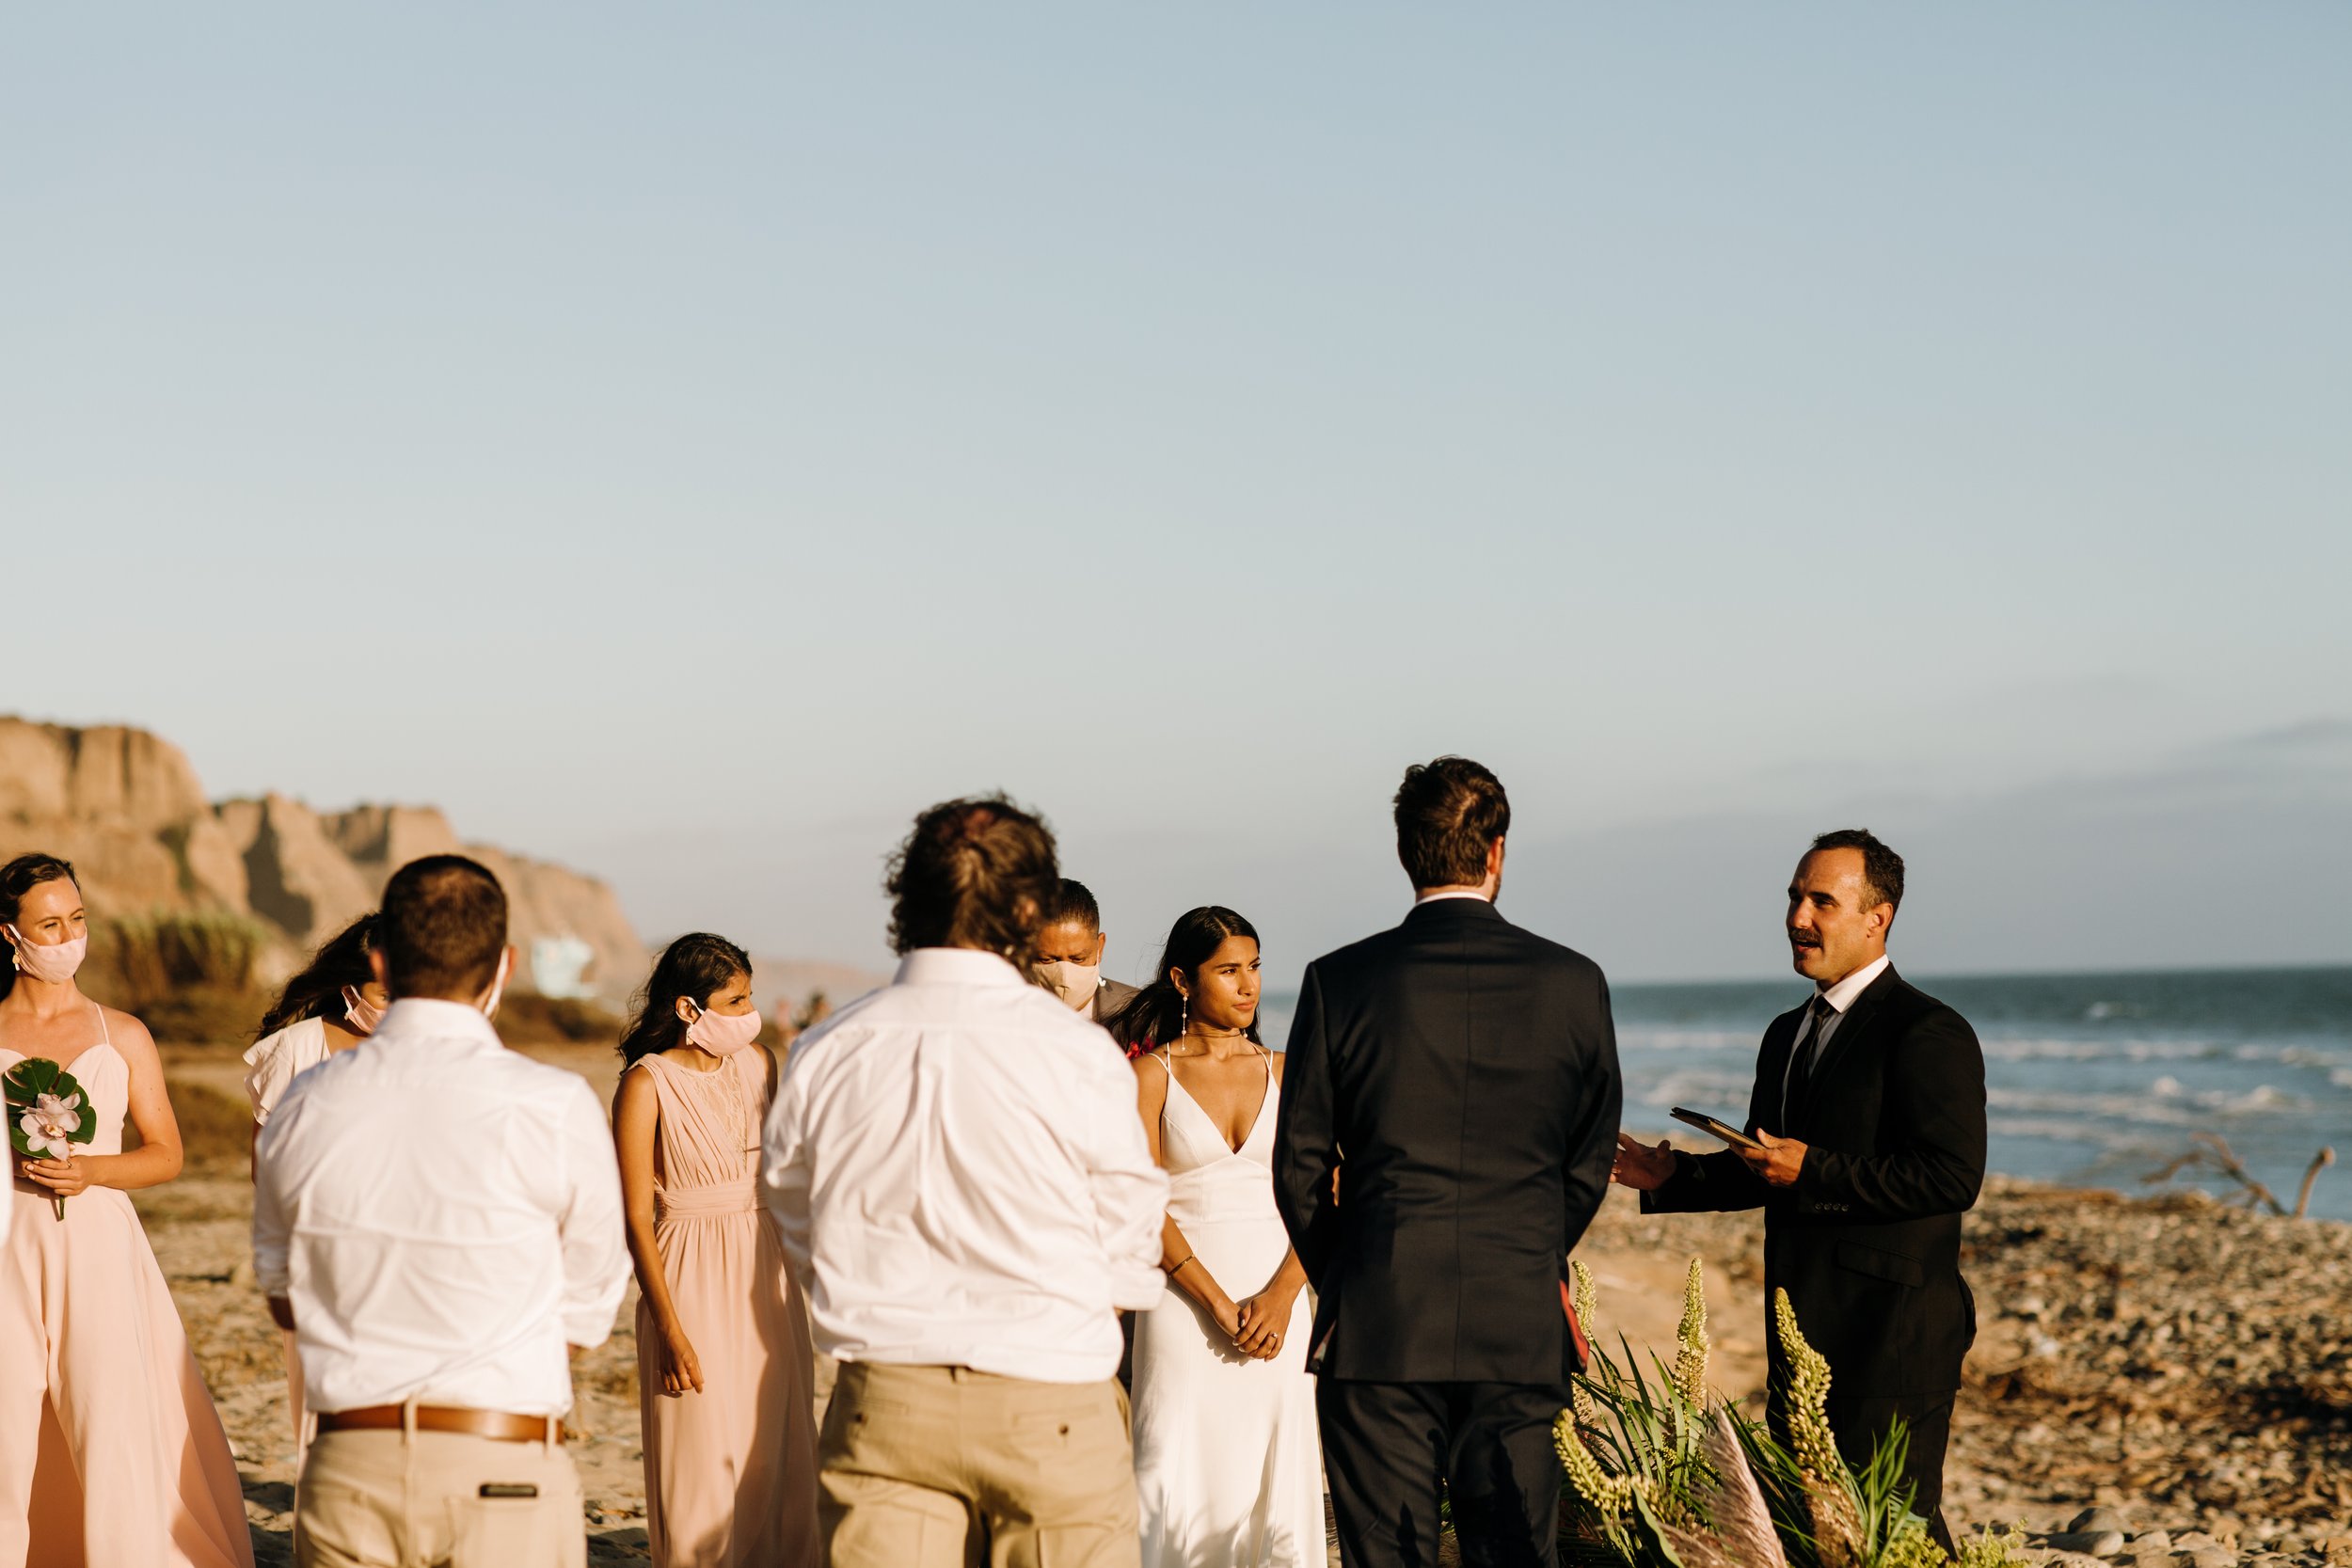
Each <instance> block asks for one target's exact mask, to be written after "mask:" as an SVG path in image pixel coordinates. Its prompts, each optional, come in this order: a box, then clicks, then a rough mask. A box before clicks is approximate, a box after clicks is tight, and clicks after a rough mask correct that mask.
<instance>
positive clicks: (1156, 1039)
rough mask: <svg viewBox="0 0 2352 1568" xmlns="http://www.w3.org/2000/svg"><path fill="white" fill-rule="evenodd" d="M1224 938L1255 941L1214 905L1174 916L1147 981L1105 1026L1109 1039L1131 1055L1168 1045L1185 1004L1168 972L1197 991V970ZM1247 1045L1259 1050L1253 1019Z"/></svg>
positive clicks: (1243, 924) (1245, 925)
mask: <svg viewBox="0 0 2352 1568" xmlns="http://www.w3.org/2000/svg"><path fill="white" fill-rule="evenodd" d="M1229 937H1248V939H1249V940H1250V941H1251V942H1256V941H1257V940H1258V928H1257V927H1255V926H1252V925H1251V924H1249V922H1248V921H1247V920H1244V919H1243V918H1242V917H1241V916H1240V915H1238V914H1235V913H1234V912H1233V911H1232V910H1229V909H1226V908H1224V907H1223V906H1221V905H1217V904H1203V905H1202V906H1200V908H1199V909H1197V910H1187V911H1184V914H1183V915H1181V916H1179V917H1178V919H1177V921H1176V925H1175V927H1173V928H1172V929H1171V930H1169V932H1168V945H1167V946H1166V947H1165V948H1163V949H1162V950H1161V952H1160V967H1159V968H1158V969H1157V970H1155V971H1153V972H1152V983H1151V984H1150V985H1148V986H1146V987H1144V988H1143V989H1142V990H1139V991H1137V992H1136V993H1135V995H1133V996H1131V997H1129V998H1128V999H1127V1005H1126V1006H1123V1007H1121V1008H1120V1009H1119V1011H1118V1012H1117V1013H1115V1014H1113V1015H1112V1016H1111V1018H1110V1019H1109V1020H1108V1021H1107V1022H1105V1024H1104V1027H1105V1028H1107V1029H1109V1030H1110V1032H1111V1038H1113V1039H1115V1040H1117V1041H1118V1042H1119V1043H1120V1045H1122V1046H1125V1047H1126V1048H1127V1053H1128V1054H1129V1055H1131V1056H1133V1055H1138V1054H1140V1053H1143V1052H1146V1051H1150V1050H1152V1049H1153V1048H1154V1047H1156V1046H1162V1045H1166V1044H1168V1041H1170V1040H1172V1039H1174V1038H1175V1037H1177V1036H1178V1035H1181V1034H1183V1033H1184V1012H1185V1002H1184V994H1183V993H1182V992H1181V991H1179V990H1177V989H1176V982H1175V981H1174V980H1172V979H1170V978H1169V977H1168V974H1169V972H1170V971H1171V970H1173V971H1181V972H1182V973H1183V974H1184V976H1185V978H1186V979H1188V980H1190V981H1191V982H1192V989H1193V990H1200V969H1201V966H1202V965H1203V964H1206V963H1207V962H1208V961H1209V960H1210V959H1211V958H1215V957H1216V950H1217V949H1218V948H1220V947H1222V946H1224V945H1225V942H1226V939H1227V938H1229ZM1248 1037H1249V1043H1250V1044H1252V1045H1257V1046H1263V1045H1264V1044H1265V1041H1263V1040H1262V1039H1260V1038H1259V1037H1258V1021H1257V1019H1256V1018H1255V1017H1254V1016H1253V1017H1252V1018H1251V1019H1250V1021H1249V1028H1248Z"/></svg>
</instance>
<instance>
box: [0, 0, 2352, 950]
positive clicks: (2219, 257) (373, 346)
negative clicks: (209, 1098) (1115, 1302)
mask: <svg viewBox="0 0 2352 1568" xmlns="http://www.w3.org/2000/svg"><path fill="white" fill-rule="evenodd" d="M781 10H782V8H766V7H742V8H715V7H708V6H683V7H672V8H645V7H633V6H632V7H621V6H596V7H589V6H580V5H566V6H562V7H552V6H550V7H538V8H534V7H520V6H517V7H501V8H481V7H437V6H415V7H399V8H383V7H379V8H319V7H309V6H301V7H297V6H285V7H277V8H272V7H262V6H246V7H232V8H225V9H224V8H203V9H190V8H184V7H162V6H152V7H136V6H133V7H119V8H103V9H92V8H63V9H60V8H49V9H47V10H45V11H43V12H41V13H40V14H36V15H27V16H25V17H23V18H20V19H19V20H18V22H17V24H15V26H14V27H13V28H12V30H11V42H10V48H9V50H8V57H7V58H6V59H5V60H0V182H4V184H0V196H5V202H6V206H5V210H6V213H7V235H8V238H7V243H6V244H5V245H0V295H4V296H5V299H6V301H7V304H6V306H5V308H4V309H5V310H6V320H7V322H8V326H7V330H6V332H5V334H4V335H0V336H4V338H5V349H4V350H0V429H5V431H6V436H4V437H0V527H4V528H5V541H6V542H5V559H6V561H7V563H8V574H7V582H8V591H7V595H6V602H7V604H8V622H9V626H10V627H11V630H10V632H9V634H8V638H7V645H8V655H7V675H6V678H5V680H0V710H9V709H12V710H16V711H22V712H25V713H28V714H32V715H35V716H39V717H43V718H54V719H60V720H66V721H99V720H126V721H135V722H138V723H142V724H146V725H149V726H151V727H153V728H155V729H157V730H160V731H162V732H163V733H165V734H166V735H167V736H171V737H172V738H174V739H176V740H178V741H179V742H181V743H182V744H183V745H184V746H185V747H186V748H187V749H188V750H189V751H190V752H191V753H192V754H193V756H194V757H195V759H196V762H197V764H198V766H199V768H200V770H201V771H202V773H203V775H204V778H205V780H206V781H207V784H209V785H210V786H211V787H212V788H213V789H214V790H215V792H217V793H220V794H229V793H236V792H247V791H254V790H259V789H262V788H268V787H276V788H279V789H283V790H286V791H289V792H291V793H294V794H298V795H301V796H303V797H305V798H307V799H309V800H312V801H314V802H315V803H318V804H321V805H340V804H343V803H347V802H349V801H352V800H358V799H385V798H392V799H399V800H429V801H436V802H439V803H441V804H443V805H445V806H447V807H448V808H449V809H450V811H451V812H452V814H453V816H454V817H455V818H456V820H457V823H458V826H459V828H460V830H461V831H462V832H466V833H468V834H469V836H477V837H481V838H485V839H489V840H493V841H497V842H501V843H504V844H508V845H511V846H514V847H519V848H523V849H525V850H528V851H532V852H537V853H540V854H544V855H548V856H551V857H554V858H558V859H563V860H565V861H568V862H570V863H575V864H578V865H580V866H582V867H585V868H587V869H591V870H596V871H600V872H603V873H605V874H606V875H608V876H610V877H612V879H614V880H615V881H616V882H617V883H618V884H619V885H620V887H621V889H622V891H623V894H624V895H625V897H626V898H627V900H628V903H629V906H630V908H631V909H632V911H634V912H635V914H636V916H637V918H638V920H639V922H640V924H641V925H643V926H644V927H645V928H646V929H648V930H649V931H650V932H654V933H662V932H667V931H673V930H675V929H678V928H681V927H687V926H710V927H717V928H720V929H723V930H726V931H729V932H731V933H733V934H735V935H738V936H739V937H740V938H741V939H743V940H745V941H747V942H750V943H752V944H753V945H755V947H757V948H760V949H762V950H767V951H775V952H788V953H795V954H802V955H807V956H824V957H834V958H847V959H852V960H872V959H877V958H879V957H880V954H881V951H882V916H881V908H880V900H879V895H878V893H877V890H876V886H875V884H876V880H877V877H878V872H879V864H880V858H881V855H882V852H883V851H884V850H885V849H886V848H887V847H888V846H889V844H890V842H891V841H892V840H893V838H895V837H896V835H897V834H898V832H899V831H900V830H901V829H902V827H903V824H904V822H905V820H906V818H907V817H908V816H909V815H910V813H911V812H912V811H913V810H914V808H916V807H918V806H920V805H922V804H923V803H925V802H927V801H929V800H933V799H937V798H939V797H941V796H944V795H947V794H951V793H958V792H961V791H965V790H970V789H974V788H982V787H989V786H993V785H999V784H1001V785H1003V786H1005V787H1007V788H1009V789H1010V790H1011V791H1013V792H1014V793H1015V794H1016V795H1017V796H1019V797H1020V798H1022V799H1025V800H1031V801H1034V802H1035V803H1037V804H1039V805H1040V806H1041V807H1042V808H1043V809H1044V810H1045V811H1046V812H1047V813H1048V814H1049V815H1050V816H1051V817H1052V819H1053V820H1054V822H1055V823H1056V825H1057V827H1058V828H1059V829H1060V830H1061V832H1062V834H1063V837H1064V841H1065V849H1066V856H1067V859H1068V861H1069V863H1070V866H1071V869H1072V870H1073V872H1075V873H1077V874H1079V875H1081V876H1084V877H1086V878H1088V879H1089V880H1090V881H1092V882H1093V883H1095V884H1096V887H1097V890H1098V892H1100V893H1101V894H1102V895H1103V896H1104V900H1105V903H1106V904H1107V905H1108V907H1109V912H1110V916H1111V921H1110V924H1111V925H1112V927H1113V929H1114V935H1115V938H1116V939H1117V942H1116V948H1115V953H1114V958H1115V961H1116V962H1118V963H1119V964H1120V966H1121V967H1127V968H1132V967H1135V966H1136V965H1139V964H1140V963H1141V962H1142V961H1143V958H1144V956H1145V953H1146V950H1147V949H1148V948H1149V947H1150V945H1151V942H1150V938H1151V936H1152V934H1153V933H1154V932H1155V931H1157V930H1164V929H1165V927H1166V926H1167V923H1168V920H1169V919H1171V918H1172V917H1173V916H1174V915H1175V914H1176V913H1177V912H1178V911H1180V910H1182V909H1183V908H1184V907H1186V906H1188V905H1189V904H1192V903H1195V902H1202V901H1211V900H1214V901H1219V902H1226V903H1231V904H1233V905H1235V906H1237V907H1240V908H1242V909H1243V910H1244V911H1247V912H1249V913H1250V914H1251V915H1252V916H1253V918H1255V919H1257V920H1258V921H1259V923H1260V924H1261V926H1262V927H1264V928H1265V930H1266V931H1267V934H1268V939H1269V942H1270V944H1271V946H1272V949H1273V951H1272V953H1271V954H1270V957H1271V958H1273V959H1274V960H1275V967H1276V971H1277V973H1278V974H1295V969H1296V966H1297V965H1298V964H1299V963H1300V962H1303V961H1304V959H1305V958H1307V957H1308V956H1310V955H1311V952H1312V951H1313V950H1315V949H1318V948H1321V947H1324V946H1327V945H1330V944H1332V943H1335V942H1340V941H1343V940H1345V939H1347V938H1349V937H1352V936H1354V935H1357V934H1359V933H1360V932H1362V931H1364V930H1366V929H1369V928H1371V927H1375V926H1377V925H1381V924H1385V923H1387V922H1388V921H1389V920H1391V918H1392V917H1393V916H1394V914H1395V912H1396V910H1397V908H1398V906H1399V904H1400V902H1401V899H1402V896H1403V895H1404V888H1403V885H1402V879H1401V878H1400V877H1399V875H1398V874H1397V873H1396V871H1395V869H1394V862H1393V860H1392V858H1391V852H1390V848H1389V844H1388V830H1387V825H1386V820H1385V815H1384V814H1385V808H1386V799H1387V795H1388V793H1389V792H1390V790H1391V789H1392V788H1393V786H1394V780H1395V775H1396V773H1397V771H1398V770H1399V768H1401V766H1402V765H1403V764H1404V763H1405V762H1406V761H1408V760H1411V759H1413V758H1416V757H1425V756H1428V755H1430V754H1432V753H1435V752H1439V751H1447V750H1456V751H1463V752H1470V753H1471V754H1474V755H1477V756H1479V757H1482V758H1484V759H1486V761H1488V762H1489V763H1491V764H1492V765H1493V766H1495V767H1496V768H1498V769H1499V770H1500V771H1502V774H1503V776H1504V778H1505V780H1506V782H1507V783H1508V784H1510V786H1511V789H1512V792H1513V797H1514V800H1515V804H1516V807H1517V810H1518V829H1517V831H1516V832H1515V834H1514V837H1513V860H1512V870H1511V879H1510V882H1509V884H1508V886H1507V887H1506V902H1507V903H1508V904H1509V906H1510V908H1511V909H1512V911H1513V912H1514V913H1516V914H1517V915H1518V917H1519V918H1521V919H1523V920H1526V921H1528V922H1529V923H1531V924H1534V925H1535V926H1537V927H1538V928H1541V929H1544V930H1546V931H1547V932H1548V933H1549V934H1552V935H1555V936H1557V937H1560V938H1562V939H1563V940H1565V941H1569V942H1574V943H1576V944H1578V945H1580V946H1582V947H1584V948H1586V949H1587V950H1589V951H1591V952H1592V953H1594V954H1595V955H1596V956H1597V957H1598V958H1601V959H1602V961H1603V962H1604V963H1606V964H1608V965H1609V966H1610V967H1611V969H1612V971H1613V973H1616V974H1620V975H1621V976H1623V977H1627V978H1638V977H1644V976H1700V975H1712V974H1764V973H1771V972H1772V971H1774V970H1775V969H1776V968H1778V966H1779V964H1780V961H1781V959H1780V948H1779V946H1778V944H1777V926H1776V922H1777V916H1778V890H1779V887H1780V885H1781V883H1782V880H1783V879H1784V878H1785V876H1786V874H1787V869H1788V864H1789V863H1790V862H1791V861H1792V860H1793V858H1794V853H1795V850H1796V848H1797V847H1799V846H1800V845H1801V844H1802V841H1803V838H1804V835H1806V834H1808V833H1810V832H1814V831H1817V830H1819V829H1821V828H1825V827H1830V826H1836V825H1843V824H1846V823H1849V822H1852V821H1863V822H1867V824H1868V825H1870V826H1873V827H1875V828H1877V829H1879V830H1880V831H1881V832H1883V833H1885V834H1886V835H1887V836H1888V837H1889V838H1891V839H1893V840H1894V841H1895V842H1896V844H1897V846H1898V847H1900V848H1903V849H1904V850H1905V851H1906V852H1907V853H1909V854H1910V855H1911V857H1912V860H1913V863H1914V864H1913V873H1912V880H1913V900H1912V903H1911V905H1910V906H1909V907H1907V909H1906V911H1905V915H1904V926H1903V927H1901V928H1899V932H1898V949H1899V952H1900V953H1901V954H1902V957H1903V961H1904V962H1905V963H1906V964H1909V965H1911V966H1913V967H1915V968H1917V969H1922V970H1927V971H1934V970H1953V969H1988V968H2010V967H2033V968H2054V967H2065V966H2069V965H2077V964H2081V965H2090V964H2168V963H2201V962H2258V961H2264V960H2323V959H2335V960H2341V959H2343V958H2344V957H2345V956H2346V955H2347V953H2352V893H2348V892H2347V889H2348V888H2352V782H2348V781H2352V682H2348V681H2347V676H2348V675H2352V614H2347V612H2346V597H2347V593H2348V592H2352V440H2347V439H2346V432H2347V431H2352V375H2348V374H2347V372H2346V367H2347V366H2352V305H2348V304H2347V297H2348V296H2347V291H2346V287H2345V279H2346V278H2347V277H2352V201H2347V200H2346V187H2345V165H2344V150H2345V149H2346V148H2347V147H2352V9H2347V8H2344V7H2343V6H2341V5H2338V4H2333V3H2327V4H2320V3H2311V4H2300V5H2296V4H2280V5H2276V6H2266V7H2217V6H2211V5H2201V6H2187V5H2159V4H2147V3H2137V0H2136V3H2131V4H2112V5H2091V4H2086V5H2080V6H2072V7H2066V8H2058V9H2053V8H2048V7H2042V6H2024V5H2018V6H1976V7H1967V8H1943V9H1941V10H1936V9H1923V8H1885V7H1878V6H1865V5H1859V4H1857V5H1846V6H1820V7H1805V6H1794V5H1791V6H1773V7H1756V6H1749V5H1728V4H1726V5H1712V6H1709V5H1691V6H1677V7H1670V8H1628V7H1597V6H1595V7H1581V8H1565V7H1556V6H1546V7H1503V6H1496V7H1487V8H1476V9H1474V10H1467V11H1466V10H1464V9H1463V8H1452V9H1440V8H1428V7H1365V6H1355V7H1336V6H1331V7H1294V8H1279V9H1278V10H1273V11H1270V10H1269V9H1268V8H1262V7H1188V8H1177V9H1168V8H1161V9H1158V10H1156V11H1153V12H1150V13H1148V14H1147V13H1145V12H1143V11H1141V10H1139V9H1138V8H1119V10H1120V14H1112V10H1111V9H1110V8H1100V7H1080V6H1071V7H1068V8H1024V7H1012V6H993V7H986V8H972V7H958V8H826V9H825V11H824V12H823V13H822V14H819V13H818V12H817V11H816V10H815V8H810V9H809V10H808V11H806V12H803V14H797V15H796V14H779V12H780V11H781Z"/></svg>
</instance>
